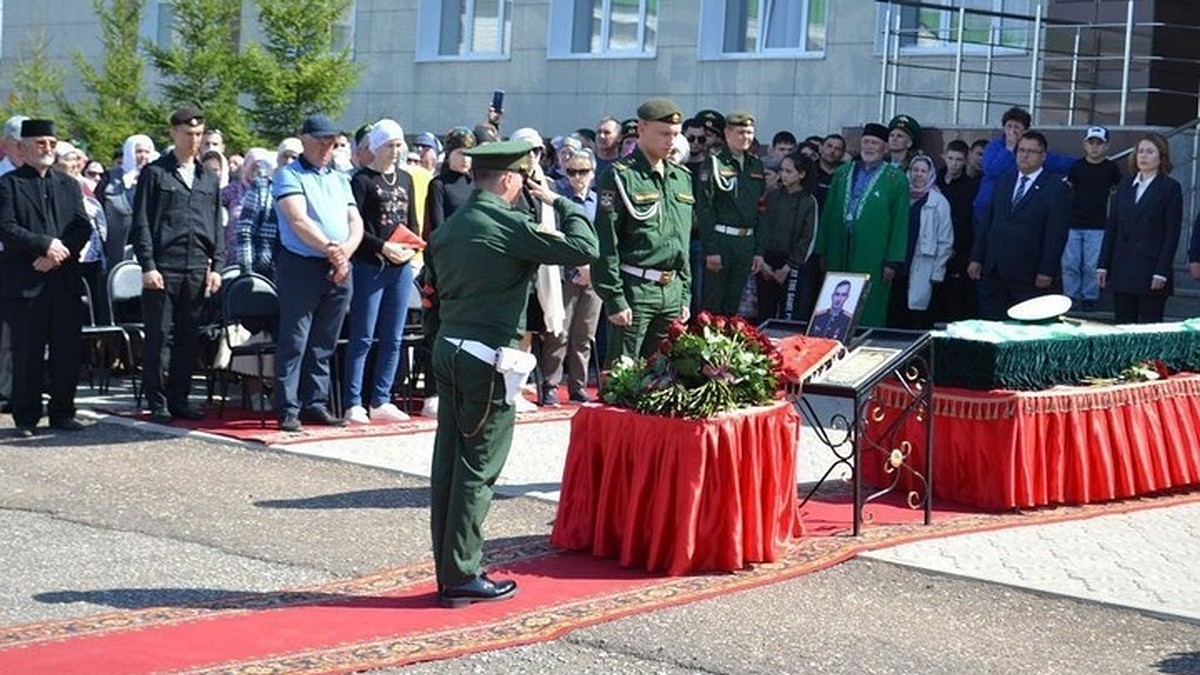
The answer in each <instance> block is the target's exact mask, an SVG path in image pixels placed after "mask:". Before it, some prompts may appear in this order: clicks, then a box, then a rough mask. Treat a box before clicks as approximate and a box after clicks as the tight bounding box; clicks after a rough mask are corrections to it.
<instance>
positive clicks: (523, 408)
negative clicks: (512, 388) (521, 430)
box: [513, 396, 538, 413]
mask: <svg viewBox="0 0 1200 675" xmlns="http://www.w3.org/2000/svg"><path fill="white" fill-rule="evenodd" d="M513 407H514V408H516V409H517V413H531V412H537V411H538V407H537V404H536V403H534V402H533V401H530V400H529V399H527V398H525V397H524V396H518V397H517V400H516V402H515V403H513Z"/></svg>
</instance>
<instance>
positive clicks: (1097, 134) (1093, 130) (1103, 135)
mask: <svg viewBox="0 0 1200 675" xmlns="http://www.w3.org/2000/svg"><path fill="white" fill-rule="evenodd" d="M1093 138H1096V139H1099V140H1100V142H1101V143H1107V142H1108V129H1105V128H1104V127H1101V126H1095V127H1088V128H1087V131H1086V132H1085V133H1084V134H1083V140H1085V141H1089V140H1091V139H1093Z"/></svg>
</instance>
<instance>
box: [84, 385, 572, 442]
mask: <svg viewBox="0 0 1200 675" xmlns="http://www.w3.org/2000/svg"><path fill="white" fill-rule="evenodd" d="M592 393H593V395H594V394H595V392H594V391H593V392H592ZM526 398H529V399H530V400H534V399H533V398H532V397H526ZM559 400H560V401H562V405H561V406H559V407H558V408H538V409H537V411H536V412H530V413H521V414H519V415H517V424H528V423H532V422H553V421H559V420H568V419H571V416H572V415H574V414H575V411H576V410H577V409H578V408H579V404H577V403H573V402H571V401H569V400H568V399H567V392H566V389H565V388H560V398H559ZM419 408H420V405H419V404H417V405H415V406H414V408H413V409H419ZM98 409H99V410H100V411H101V412H106V413H109V414H113V415H120V416H121V417H130V418H133V419H138V420H141V421H143V422H149V421H150V414H149V413H147V412H142V411H137V410H133V409H132V407H118V406H107V407H100V408H98ZM206 412H207V413H208V416H207V417H205V419H203V420H199V421H192V420H173V421H172V422H171V426H173V427H176V428H178V429H188V430H190V431H203V432H205V433H209V434H215V435H217V436H225V437H228V438H236V439H238V440H242V441H252V442H256V443H262V444H263V445H292V444H295V443H311V442H312V441H323V440H341V439H345V438H370V437H373V436H403V435H407V434H419V433H425V432H431V431H435V430H436V429H437V419H435V418H432V417H422V416H420V415H416V414H414V415H413V416H412V419H410V420H409V421H407V422H378V423H372V424H365V425H359V424H347V425H346V426H342V427H323V426H316V425H312V424H305V425H304V429H303V431H301V432H300V433H286V432H283V431H280V430H279V429H277V428H276V423H275V414H274V413H271V412H268V413H267V426H266V428H264V427H263V426H262V423H261V420H260V418H259V413H257V412H254V411H251V410H246V409H245V408H241V407H232V406H230V407H226V408H225V414H224V415H223V416H221V417H220V418H218V417H217V405H216V404H213V405H210V406H208V407H207V410H206Z"/></svg>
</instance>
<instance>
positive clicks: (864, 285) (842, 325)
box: [808, 273, 871, 342]
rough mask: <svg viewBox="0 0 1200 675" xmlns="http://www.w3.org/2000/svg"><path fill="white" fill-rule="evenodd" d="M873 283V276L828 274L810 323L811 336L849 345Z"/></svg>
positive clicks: (809, 331) (809, 332) (809, 333)
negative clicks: (848, 339)
mask: <svg viewBox="0 0 1200 675" xmlns="http://www.w3.org/2000/svg"><path fill="white" fill-rule="evenodd" d="M870 281H871V276H870V275H869V274H848V273H829V274H826V275H825V282H824V283H823V284H821V293H820V295H819V296H818V298H819V299H818V300H817V306H816V308H815V309H814V310H813V315H812V320H810V321H809V322H808V335H809V336H811V337H822V338H828V339H830V340H838V341H841V342H845V341H846V338H847V337H849V336H850V335H851V334H853V332H854V324H855V323H856V322H857V321H858V314H859V311H860V310H861V309H862V301H863V299H864V298H865V296H866V294H867V292H868V290H869V287H870Z"/></svg>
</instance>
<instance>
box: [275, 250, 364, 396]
mask: <svg viewBox="0 0 1200 675" xmlns="http://www.w3.org/2000/svg"><path fill="white" fill-rule="evenodd" d="M276 263H277V267H276V269H275V278H276V280H277V281H278V284H279V289H280V292H279V333H278V335H279V337H278V339H277V342H276V343H277V347H276V352H275V377H276V378H277V379H278V380H279V391H278V393H277V394H276V396H275V410H276V412H277V413H278V414H279V418H280V419H283V416H284V415H287V414H288V413H292V414H295V413H298V412H300V409H301V408H303V409H305V410H315V409H322V408H323V409H325V410H328V409H329V388H330V381H329V375H330V373H329V361H330V359H332V358H333V350H334V349H335V348H337V340H338V335H340V334H341V332H342V320H343V319H345V318H346V308H347V307H349V305H350V294H351V292H352V290H353V285H352V283H353V277H351V278H349V279H346V281H345V282H344V283H342V284H335V283H333V282H332V281H330V279H329V261H328V260H326V259H325V258H309V257H306V256H302V255H297V254H295V253H292V252H290V251H287V250H281V251H280V253H279V256H278V258H277V260H276Z"/></svg>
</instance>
